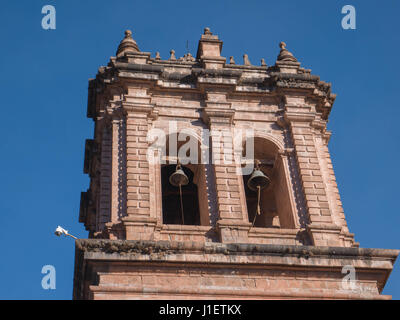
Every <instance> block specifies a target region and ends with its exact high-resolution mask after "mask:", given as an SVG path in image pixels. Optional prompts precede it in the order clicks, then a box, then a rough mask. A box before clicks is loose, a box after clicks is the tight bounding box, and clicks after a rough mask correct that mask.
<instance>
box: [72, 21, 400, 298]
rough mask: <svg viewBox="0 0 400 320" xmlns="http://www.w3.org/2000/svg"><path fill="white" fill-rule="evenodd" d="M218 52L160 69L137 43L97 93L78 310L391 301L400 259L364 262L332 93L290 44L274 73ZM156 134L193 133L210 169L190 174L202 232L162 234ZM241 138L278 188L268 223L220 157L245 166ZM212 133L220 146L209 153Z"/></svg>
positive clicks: (194, 228)
mask: <svg viewBox="0 0 400 320" xmlns="http://www.w3.org/2000/svg"><path fill="white" fill-rule="evenodd" d="M221 50H222V41H221V40H219V38H218V36H216V35H213V34H212V33H211V31H210V30H209V29H208V28H206V29H205V30H204V34H203V35H202V36H201V39H200V41H199V46H198V51H197V56H196V58H194V57H193V56H192V55H191V54H190V53H187V54H185V55H184V57H182V58H176V56H175V52H174V50H171V56H170V58H169V59H168V60H162V59H161V57H160V54H159V53H157V54H156V55H155V58H151V55H150V53H147V52H141V51H140V50H139V47H138V45H137V44H136V42H135V40H133V38H132V33H131V32H130V31H127V32H126V33H125V38H124V39H123V40H122V42H121V44H120V46H119V47H118V51H117V54H116V57H112V58H111V60H110V62H109V63H108V65H107V66H106V67H101V68H100V69H99V72H98V74H97V76H96V78H95V79H92V80H90V81H89V99H88V117H90V118H92V119H93V120H94V121H95V134H94V139H93V140H87V142H86V147H85V165H84V172H85V173H88V174H89V175H90V178H91V182H90V187H89V189H88V191H87V192H84V193H82V197H81V210H80V215H79V221H80V222H83V223H84V224H85V226H86V229H87V230H88V231H89V238H90V239H87V240H78V241H77V246H76V262H75V280H74V298H76V299H114V298H115V299H130V298H132V299H137V298H151V299H152V298H162V299H173V298H212V299H214V298H223V299H229V298H261V299H264V298H274V299H276V298H329V299H331V298H332V299H334V298H338V299H341V298H376V299H379V298H390V297H388V296H382V295H380V292H381V290H382V289H383V287H384V285H385V282H386V280H387V278H388V276H389V274H390V272H391V270H392V267H393V263H394V261H395V259H396V257H397V254H398V252H397V251H396V250H383V249H359V248H358V243H356V242H355V241H354V236H353V234H352V233H350V232H349V230H348V227H347V224H346V220H345V216H344V213H343V208H342V203H341V201H340V196H339V191H338V188H337V184H336V181H335V175H334V171H333V167H332V162H331V159H330V154H329V150H328V141H329V138H330V132H329V131H328V130H327V129H326V125H327V121H328V116H329V113H330V111H331V108H332V104H333V102H334V100H335V95H334V94H332V93H331V86H330V84H329V83H325V82H323V81H321V80H320V79H319V77H318V76H315V75H312V74H311V73H310V70H307V69H304V68H301V67H300V63H299V62H298V61H297V59H296V58H295V57H294V56H293V54H292V53H290V52H289V51H288V50H287V49H286V44H285V43H283V42H282V43H281V44H280V53H279V55H278V58H277V60H276V62H275V65H273V66H267V65H266V63H265V60H264V59H262V61H261V64H260V66H255V65H252V64H251V62H250V59H249V57H248V56H247V55H244V57H243V58H244V64H243V65H238V64H236V63H235V61H234V60H233V57H231V58H230V62H229V63H226V59H225V58H224V57H222V56H221ZM171 123H174V128H173V130H172V133H171ZM154 129H158V130H162V131H164V132H168V133H169V135H168V139H170V138H171V134H172V135H178V134H179V132H182V131H185V130H190V132H192V137H193V138H194V139H196V140H197V141H198V145H199V157H200V158H201V159H203V158H202V157H203V156H204V155H206V158H207V157H209V158H210V159H212V160H211V161H208V162H202V161H200V162H199V164H197V165H195V166H193V165H192V166H190V165H188V166H187V168H188V169H187V170H190V172H192V173H193V184H194V185H195V190H197V193H196V194H195V196H196V197H197V201H198V207H199V208H198V212H199V218H198V222H197V223H191V224H182V223H181V224H176V223H174V224H168V223H165V222H163V221H164V220H165V205H166V203H165V202H164V207H163V194H164V193H165V190H163V188H164V184H163V182H162V181H163V180H162V179H163V177H162V175H163V165H162V163H160V161H158V162H155V163H154V162H152V161H148V160H149V159H148V149H149V146H150V145H151V144H152V143H154V141H152V139H151V137H149V132H150V131H152V130H154ZM235 130H242V131H245V130H252V132H253V133H254V140H253V142H254V159H255V158H257V159H261V160H262V161H261V163H262V165H263V166H264V167H263V172H264V173H266V174H268V176H269V177H270V178H271V186H270V187H269V188H268V190H266V191H263V192H262V194H261V198H262V199H263V201H262V202H261V208H262V211H263V214H262V215H260V217H257V216H255V213H254V210H253V208H252V207H251V201H250V196H249V195H248V193H247V191H246V181H245V180H244V177H243V175H242V174H238V172H241V167H243V163H242V162H240V161H239V162H238V161H226V160H227V159H226V157H227V154H226V153H221V150H232V153H231V154H230V155H228V156H229V157H230V158H231V159H237V158H238V157H239V158H240V155H239V154H237V151H235V148H233V146H234V145H235V143H236V142H235V141H234V140H235V139H236V138H235V135H234V131H235ZM205 132H220V133H221V135H222V138H220V139H217V140H215V137H211V141H212V143H211V144H210V147H208V145H206V144H205V143H204V133H205ZM171 141H172V140H171ZM178 141H179V140H178ZM171 143H172V142H171ZM171 143H170V144H171ZM247 143H248V142H247V141H246V140H245V139H244V140H242V141H240V144H241V145H242V146H244V145H246V144H247ZM157 156H158V157H159V158H162V156H163V155H160V154H158V155H156V157H157ZM171 159H172V158H169V159H167V160H168V161H170V162H169V163H173V162H171ZM163 192H164V193H163ZM193 206H194V205H193ZM163 210H164V213H163ZM252 217H255V218H254V221H256V220H255V219H256V218H257V223H256V224H254V222H253V223H252V221H253V218H252ZM182 219H183V218H182ZM344 266H352V267H354V268H355V271H356V276H357V286H356V287H352V288H348V287H346V286H345V285H343V282H342V279H343V277H344V274H343V273H342V268H343V267H344ZM172 283H173V284H174V285H171V284H172Z"/></svg>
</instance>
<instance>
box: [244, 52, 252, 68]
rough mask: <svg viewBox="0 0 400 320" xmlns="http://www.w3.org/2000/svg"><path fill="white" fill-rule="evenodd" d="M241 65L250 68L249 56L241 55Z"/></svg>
mask: <svg viewBox="0 0 400 320" xmlns="http://www.w3.org/2000/svg"><path fill="white" fill-rule="evenodd" d="M243 64H244V65H245V66H251V63H250V60H249V56H248V55H247V54H246V53H245V54H244V55H243Z"/></svg>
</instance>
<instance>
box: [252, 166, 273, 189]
mask: <svg viewBox="0 0 400 320" xmlns="http://www.w3.org/2000/svg"><path fill="white" fill-rule="evenodd" d="M270 183H271V180H270V179H269V178H268V177H267V176H266V175H265V174H264V173H263V172H262V171H261V170H260V168H259V162H256V167H255V168H254V171H253V173H252V174H251V176H250V179H249V181H247V186H248V187H249V189H250V190H252V191H257V190H258V187H260V189H264V188H266V187H268V186H269V185H270Z"/></svg>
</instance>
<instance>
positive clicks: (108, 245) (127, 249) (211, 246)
mask: <svg viewBox="0 0 400 320" xmlns="http://www.w3.org/2000/svg"><path fill="white" fill-rule="evenodd" d="M75 244H76V247H77V249H78V250H80V251H83V252H105V253H119V254H124V253H125V254H126V253H141V254H149V253H156V252H165V253H168V252H169V253H180V252H204V253H209V254H224V255H240V254H245V255H248V254H251V255H254V254H260V255H268V254H270V255H280V256H296V257H299V256H303V257H306V256H314V257H315V256H325V258H330V259H335V258H337V257H348V258H355V259H359V258H362V259H371V260H372V259H373V258H383V259H389V260H391V261H392V262H394V261H395V260H396V258H397V256H398V254H399V252H400V251H399V250H392V249H365V248H346V247H317V246H293V245H273V244H251V243H248V244H243V243H232V244H227V243H213V242H193V241H188V242H180V241H145V240H142V241H135V240H103V239H79V240H76V241H75Z"/></svg>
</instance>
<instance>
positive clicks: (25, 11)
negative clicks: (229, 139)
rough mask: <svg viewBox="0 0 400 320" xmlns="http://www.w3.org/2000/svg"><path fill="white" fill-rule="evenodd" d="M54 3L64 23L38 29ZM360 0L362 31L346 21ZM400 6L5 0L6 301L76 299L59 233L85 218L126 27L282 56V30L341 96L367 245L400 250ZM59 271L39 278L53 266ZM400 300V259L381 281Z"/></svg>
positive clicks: (352, 211) (355, 218) (342, 134)
mask: <svg viewBox="0 0 400 320" xmlns="http://www.w3.org/2000/svg"><path fill="white" fill-rule="evenodd" d="M47 4H51V5H54V6H55V8H56V12H57V15H56V17H57V24H56V30H43V29H42V28H41V19H42V17H43V15H42V14H41V8H42V6H44V5H47ZM346 4H352V5H353V6H354V7H355V8H356V12H357V29H356V30H343V29H342V28H341V19H342V16H343V15H342V14H341V8H342V7H343V6H344V5H346ZM399 12H400V3H399V1H395V0H391V1H389V0H383V1H366V0H364V1H353V0H350V1H324V3H323V5H322V2H321V1H314V0H313V1H311V0H308V1H295V0H292V1H266V0H262V1H261V0H260V1H251V0H250V1H234V0H230V1H228V0H212V1H206V0H203V1H191V0H185V1H175V0H169V1H152V0H149V1H127V0H124V1H122V0H118V1H113V2H111V1H100V0H97V1H95V0H85V1H72V0H70V1H50V0H49V1H39V0H35V1H31V0H25V1H21V0H19V1H17V0H15V1H11V0H5V1H2V4H1V9H0V39H1V50H0V71H1V75H2V76H1V77H0V88H1V92H2V95H1V96H2V99H1V106H2V110H3V113H2V114H3V116H2V119H3V120H2V122H1V125H0V137H1V140H0V141H1V142H0V144H1V149H0V150H1V158H0V164H1V168H2V170H1V171H0V181H1V184H0V194H1V201H0V212H1V215H0V225H1V232H0V240H1V243H3V248H2V255H1V264H0V299H71V297H72V279H73V264H74V242H73V240H72V239H68V238H56V237H55V236H54V235H53V231H54V229H55V227H56V226H57V225H59V224H60V225H62V226H64V227H65V228H66V229H68V230H69V231H70V232H71V233H73V234H75V235H77V236H78V237H83V238H85V237H87V233H86V231H85V230H84V228H83V226H82V225H81V224H79V223H78V212H79V199H80V192H81V191H84V190H86V188H87V187H88V183H89V180H88V177H87V176H85V175H84V174H83V172H82V168H83V155H84V152H83V151H84V142H85V139H86V138H91V137H93V122H92V120H91V119H87V118H86V102H87V81H88V78H91V77H94V76H95V74H96V72H97V69H98V68H99V67H100V66H102V65H105V64H107V62H108V59H109V57H110V56H113V55H115V51H116V49H117V46H118V44H119V41H120V40H121V39H122V38H123V32H124V30H125V29H128V28H129V29H131V30H132V31H133V37H134V39H135V40H136V41H137V43H138V45H139V47H140V49H141V50H142V51H149V52H152V53H153V54H154V53H155V52H156V51H159V52H160V54H161V57H162V58H164V59H165V58H167V57H168V56H169V51H170V50H171V49H174V50H175V51H176V56H177V57H180V56H182V55H183V54H184V53H185V48H186V42H187V41H189V50H190V52H191V53H192V54H193V55H195V54H196V50H197V42H198V40H199V38H200V35H201V33H202V31H203V28H204V27H206V26H208V27H210V28H211V31H212V32H214V33H215V34H218V35H219V37H220V39H222V40H223V41H224V45H223V50H222V54H223V55H224V56H226V57H229V56H234V58H235V61H236V63H242V56H243V54H244V53H247V54H248V55H249V58H250V61H251V62H252V63H253V64H259V61H260V59H261V58H265V60H266V62H267V64H269V65H271V64H273V63H274V61H275V59H276V56H277V54H278V53H279V48H278V44H279V42H280V41H285V42H286V43H287V48H288V49H289V50H290V51H291V52H292V53H293V54H294V55H295V56H296V57H297V58H298V60H299V61H300V62H302V66H303V67H306V68H310V69H312V73H313V74H317V75H319V76H320V77H321V79H322V80H324V81H327V82H331V83H332V91H333V92H334V93H337V95H338V96H337V99H336V102H335V104H334V107H333V110H332V113H331V117H330V123H329V128H330V130H332V131H333V135H332V138H331V142H330V150H331V153H332V159H333V165H334V168H335V172H336V177H337V181H338V185H339V190H340V193H341V196H342V201H343V204H344V210H345V214H346V217H347V221H348V225H349V228H350V231H351V232H354V233H355V235H356V241H358V242H360V244H361V247H367V248H393V249H396V248H397V249H399V248H400V243H399V225H400V212H399V205H398V204H399V203H398V199H399V191H398V190H399V187H398V181H399V180H400V173H399V170H398V165H399V156H400V151H399V139H400V133H399V130H398V123H399V120H398V119H399V117H400V109H399V98H398V86H399V81H398V75H399V74H400V66H399V63H398V61H397V59H398V56H399V51H400V44H399V43H400V42H399V38H398V31H399V30H400V28H399V27H400V19H398V13H399ZM46 264H50V265H54V266H55V267H56V270H57V274H56V276H57V283H56V290H47V291H46V290H43V289H42V287H41V279H42V276H43V275H42V274H41V269H42V266H44V265H46ZM384 293H385V294H391V295H393V298H395V299H400V270H399V263H398V262H397V263H396V265H395V268H394V271H393V272H392V275H391V277H390V279H389V282H388V284H387V286H386V288H385V290H384Z"/></svg>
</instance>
